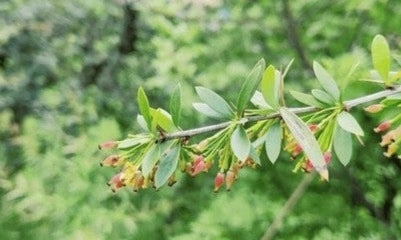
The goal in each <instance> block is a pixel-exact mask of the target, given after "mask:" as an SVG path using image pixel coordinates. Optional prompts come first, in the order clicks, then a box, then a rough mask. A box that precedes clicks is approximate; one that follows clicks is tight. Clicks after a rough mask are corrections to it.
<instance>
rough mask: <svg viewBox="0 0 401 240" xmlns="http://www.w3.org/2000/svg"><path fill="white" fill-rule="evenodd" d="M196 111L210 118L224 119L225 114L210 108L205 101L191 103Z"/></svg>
mask: <svg viewBox="0 0 401 240" xmlns="http://www.w3.org/2000/svg"><path fill="white" fill-rule="evenodd" d="M192 106H193V107H194V108H195V110H196V111H198V112H200V113H202V114H204V115H206V116H208V117H212V118H216V119H224V118H225V116H224V115H221V114H220V113H218V112H216V111H214V110H213V109H211V108H210V107H209V106H208V105H207V104H206V103H192Z"/></svg>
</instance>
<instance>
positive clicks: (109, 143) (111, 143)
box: [98, 141, 118, 150]
mask: <svg viewBox="0 0 401 240" xmlns="http://www.w3.org/2000/svg"><path fill="white" fill-rule="evenodd" d="M117 145H118V142H117V141H107V142H104V143H101V144H99V145H98V148H99V149H100V150H103V149H110V148H115V147H117Z"/></svg>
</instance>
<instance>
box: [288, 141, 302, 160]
mask: <svg viewBox="0 0 401 240" xmlns="http://www.w3.org/2000/svg"><path fill="white" fill-rule="evenodd" d="M302 151H303V150H302V147H301V145H299V144H297V145H296V146H295V148H294V150H292V153H291V155H292V156H293V157H296V156H298V155H299V154H300V153H301V152H302Z"/></svg>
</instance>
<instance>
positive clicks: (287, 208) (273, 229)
mask: <svg viewBox="0 0 401 240" xmlns="http://www.w3.org/2000/svg"><path fill="white" fill-rule="evenodd" d="M314 175H315V174H306V175H305V177H304V178H303V179H302V181H301V182H300V183H299V184H298V186H297V187H296V188H295V190H294V192H292V194H291V196H290V197H289V198H288V200H287V202H286V203H285V204H284V206H283V207H282V208H281V209H280V211H279V212H278V214H277V215H276V217H275V218H274V220H273V222H272V224H270V226H269V227H268V228H267V230H266V232H265V234H264V235H263V237H262V238H261V240H270V239H273V237H274V236H275V235H276V233H277V231H278V230H279V229H280V227H281V224H282V223H283V220H284V218H285V216H287V215H288V213H290V212H291V211H292V209H293V208H294V206H295V204H296V203H297V202H298V200H299V199H300V198H301V197H302V195H303V194H304V193H305V191H306V189H307V188H308V186H309V184H310V183H311V182H312V179H313V177H314Z"/></svg>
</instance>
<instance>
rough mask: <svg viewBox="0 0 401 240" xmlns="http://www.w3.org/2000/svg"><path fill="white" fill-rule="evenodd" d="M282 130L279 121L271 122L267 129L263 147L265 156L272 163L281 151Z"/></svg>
mask: <svg viewBox="0 0 401 240" xmlns="http://www.w3.org/2000/svg"><path fill="white" fill-rule="evenodd" d="M281 140H282V131H281V126H280V123H275V124H273V125H272V126H271V127H270V128H269V130H267V134H266V140H265V148H266V153H267V157H268V158H269V160H270V162H272V163H273V164H274V163H275V162H276V160H277V158H278V156H279V155H280V151H281Z"/></svg>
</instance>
